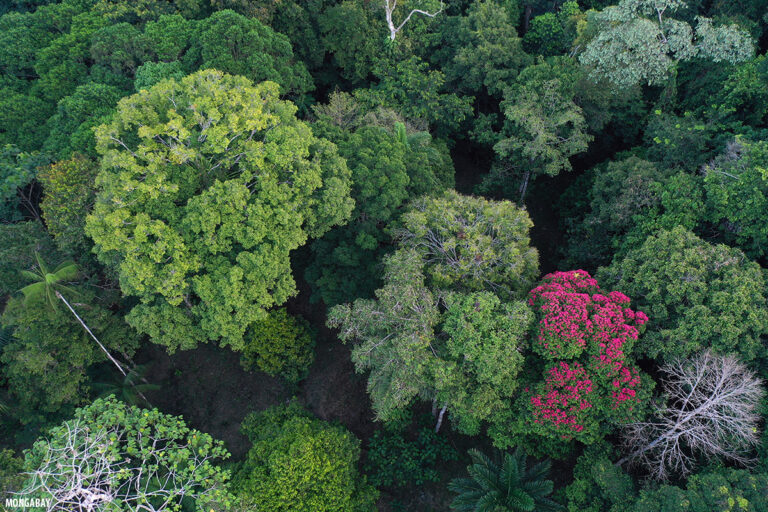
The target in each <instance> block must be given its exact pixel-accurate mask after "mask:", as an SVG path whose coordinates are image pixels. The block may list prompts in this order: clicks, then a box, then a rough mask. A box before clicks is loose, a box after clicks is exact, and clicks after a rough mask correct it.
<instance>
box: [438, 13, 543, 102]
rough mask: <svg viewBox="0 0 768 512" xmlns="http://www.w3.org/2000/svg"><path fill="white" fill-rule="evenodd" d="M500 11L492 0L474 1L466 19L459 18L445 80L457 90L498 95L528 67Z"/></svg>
mask: <svg viewBox="0 0 768 512" xmlns="http://www.w3.org/2000/svg"><path fill="white" fill-rule="evenodd" d="M504 10H505V8H504V6H502V5H501V4H499V3H496V2H494V1H490V0H485V1H480V2H474V3H472V5H471V6H470V8H469V10H468V12H467V16H465V17H462V18H461V21H460V25H459V27H458V30H457V33H456V35H455V38H456V41H455V44H457V46H458V50H457V51H456V55H455V56H454V57H453V62H452V63H450V64H449V65H448V67H447V75H448V77H449V78H450V79H451V80H453V81H456V82H458V84H459V87H460V88H461V89H464V90H466V91H468V92H471V93H477V92H480V91H481V90H482V89H483V88H484V89H485V90H486V91H488V93H489V94H492V95H497V96H500V95H501V94H502V93H503V92H504V89H505V88H506V87H508V86H509V85H510V84H511V83H512V81H513V80H514V79H515V77H516V76H517V74H518V72H519V71H520V70H521V69H522V68H524V67H525V66H526V65H528V64H530V61H531V59H530V57H529V56H528V55H526V53H525V52H524V51H523V49H522V46H521V42H520V38H518V37H517V31H516V30H515V26H514V24H513V23H512V22H511V20H510V19H509V17H508V16H506V15H505V14H506V13H505V12H504Z"/></svg>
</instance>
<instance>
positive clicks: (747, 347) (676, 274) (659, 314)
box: [598, 226, 768, 361]
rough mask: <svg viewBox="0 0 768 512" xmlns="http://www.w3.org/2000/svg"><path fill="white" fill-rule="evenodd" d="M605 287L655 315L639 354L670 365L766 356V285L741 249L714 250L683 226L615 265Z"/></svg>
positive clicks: (601, 275) (605, 272) (604, 272)
mask: <svg viewBox="0 0 768 512" xmlns="http://www.w3.org/2000/svg"><path fill="white" fill-rule="evenodd" d="M598 279H600V280H601V281H603V282H606V283H608V284H610V286H612V287H614V288H618V289H620V290H623V291H625V292H626V293H628V294H629V295H630V296H632V297H634V299H635V305H636V307H638V308H641V309H643V310H644V311H647V312H648V315H649V317H650V320H649V322H648V325H647V331H646V333H645V336H644V340H643V343H642V345H639V346H638V347H637V348H638V352H639V353H642V354H645V355H647V356H649V357H652V358H661V359H670V358H673V357H675V356H682V357H685V356H687V355H690V354H693V353H695V352H698V351H701V350H705V349H712V350H713V351H714V352H717V353H721V354H726V353H729V352H737V353H738V354H739V355H740V356H741V357H742V358H743V359H744V360H747V361H750V360H752V359H754V358H755V357H756V356H758V355H761V354H762V353H763V351H764V348H763V347H762V344H761V342H760V337H761V336H762V335H764V334H765V333H766V332H768V318H766V316H765V314H764V313H763V312H764V309H765V304H766V295H765V293H766V292H765V281H764V278H763V275H762V272H761V269H760V267H759V266H758V265H757V263H754V262H751V261H749V260H747V258H746V257H745V256H744V254H743V253H742V252H741V251H739V250H738V249H732V248H730V247H727V246H725V245H711V244H708V243H707V242H705V241H704V240H702V239H700V238H699V237H697V236H696V235H694V234H693V233H691V232H690V231H688V230H686V229H685V228H683V227H681V226H677V227H675V228H674V229H671V230H661V231H659V232H657V233H656V234H653V235H651V236H650V237H649V238H648V239H647V240H645V242H644V243H643V244H642V245H641V246H639V247H637V248H634V249H631V250H629V251H628V252H627V253H626V255H625V256H624V257H620V258H615V259H614V261H613V263H612V264H611V265H610V266H608V267H604V268H601V269H600V270H599V271H598Z"/></svg>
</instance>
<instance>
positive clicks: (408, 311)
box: [328, 250, 440, 421]
mask: <svg viewBox="0 0 768 512" xmlns="http://www.w3.org/2000/svg"><path fill="white" fill-rule="evenodd" d="M422 264H423V263H422V260H421V257H420V255H419V254H418V253H417V252H415V251H413V250H410V251H397V252H395V253H394V254H393V255H391V256H389V257H387V258H385V260H384V286H383V287H382V288H380V289H378V290H376V292H375V295H376V300H365V299H358V300H356V301H355V302H354V303H352V304H342V305H339V306H335V307H333V308H331V309H330V310H329V312H328V325H329V326H330V327H335V328H340V332H339V338H340V339H341V340H342V341H344V342H349V341H354V342H356V345H355V347H354V348H353V350H352V362H353V363H355V369H356V370H357V371H358V372H363V371H366V370H370V374H369V375H368V394H369V395H370V396H371V401H372V402H373V409H374V411H375V413H376V417H377V419H379V420H383V421H388V420H391V419H393V418H396V417H397V414H398V413H399V412H400V411H401V410H404V409H405V408H407V407H408V406H409V405H411V403H412V402H413V400H414V398H415V397H417V396H419V395H421V394H426V395H427V397H426V398H427V399H431V398H432V397H431V396H429V395H428V392H429V390H430V385H431V378H430V375H429V373H430V368H431V366H432V363H433V361H434V357H435V356H434V352H433V351H432V349H431V348H430V345H431V343H432V342H433V341H434V336H435V334H434V329H435V327H436V326H437V324H438V322H439V320H440V311H439V309H438V303H437V298H436V297H435V296H434V295H433V294H432V292H431V291H430V290H429V289H428V288H427V287H426V285H425V277H424V274H423V271H422V269H421V267H422Z"/></svg>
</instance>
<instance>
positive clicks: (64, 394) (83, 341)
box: [0, 267, 136, 423]
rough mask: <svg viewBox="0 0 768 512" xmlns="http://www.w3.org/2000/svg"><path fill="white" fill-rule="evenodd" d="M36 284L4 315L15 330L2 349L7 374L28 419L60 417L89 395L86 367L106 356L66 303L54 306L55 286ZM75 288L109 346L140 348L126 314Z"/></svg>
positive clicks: (19, 413) (82, 311)
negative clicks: (49, 295) (48, 301)
mask: <svg viewBox="0 0 768 512" xmlns="http://www.w3.org/2000/svg"><path fill="white" fill-rule="evenodd" d="M65 268H66V267H65ZM70 268H71V267H70ZM46 274H47V273H46ZM54 274H55V273H54ZM37 284H38V286H37V288H36V290H37V291H38V292H39V294H38V295H37V296H35V294H28V297H29V299H28V300H26V301H22V300H20V299H15V298H14V299H11V300H10V301H9V302H8V304H7V306H6V308H5V311H4V312H3V315H2V317H0V322H1V323H2V325H3V326H4V327H6V328H11V329H12V333H13V335H12V338H11V341H10V343H8V344H7V345H6V346H5V347H4V348H3V351H2V354H1V355H0V360H2V362H3V364H4V366H3V375H4V376H5V378H6V379H7V381H8V387H9V389H10V392H11V395H12V396H14V397H15V398H17V399H18V404H19V406H18V407H16V408H15V409H14V415H15V416H16V417H17V418H18V419H19V420H20V421H22V422H23V423H31V422H38V423H42V422H43V421H44V419H45V417H46V415H52V416H53V417H54V418H56V417H57V414H58V413H66V412H67V411H68V410H71V407H72V406H75V405H80V404H81V403H82V402H83V400H84V398H85V397H86V396H87V392H86V387H87V383H88V377H87V375H86V370H87V369H88V367H89V366H91V365H92V364H95V363H97V362H101V361H102V360H104V356H103V353H102V352H101V351H100V350H99V348H98V347H97V346H96V345H95V344H94V343H93V341H92V340H91V339H90V338H88V335H87V334H86V333H85V331H84V330H83V328H82V327H81V326H80V324H79V323H78V322H77V321H76V320H75V319H74V318H73V317H72V316H71V315H70V312H69V311H67V310H65V309H64V308H62V307H61V306H59V307H58V308H56V309H52V308H51V307H50V306H49V305H47V304H46V303H45V301H46V297H47V291H50V290H52V288H51V287H42V286H39V285H40V284H42V283H37ZM32 286H35V285H34V284H33V285H32ZM68 289H70V288H69V287H68ZM34 290H35V289H33V291H34ZM70 293H71V294H74V295H76V296H77V298H78V301H81V302H78V314H79V315H80V316H81V317H82V318H83V320H84V321H85V322H86V323H87V324H88V325H89V326H90V328H91V330H92V331H93V332H94V333H96V334H97V336H98V337H99V339H101V340H102V341H103V343H104V344H105V345H106V346H107V347H109V348H111V349H117V350H119V351H121V352H132V351H133V350H135V348H136V340H135V337H134V334H133V333H132V332H131V331H130V329H128V327H127V326H126V325H125V323H124V322H123V320H122V318H120V317H118V316H116V315H114V314H113V313H112V312H110V311H109V310H108V309H107V308H105V307H103V306H101V305H98V304H95V302H96V301H95V297H94V296H93V294H92V293H90V292H89V291H88V290H87V289H84V288H81V287H78V288H77V289H74V290H72V289H70ZM53 300H54V301H55V302H58V300H57V299H56V298H53ZM25 302H26V304H25Z"/></svg>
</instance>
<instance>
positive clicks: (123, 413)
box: [22, 398, 230, 512]
mask: <svg viewBox="0 0 768 512" xmlns="http://www.w3.org/2000/svg"><path fill="white" fill-rule="evenodd" d="M227 457H229V453H228V452H227V451H226V449H225V448H224V445H223V444H222V443H221V441H216V440H214V439H213V438H212V437H211V436H210V435H208V434H204V433H202V432H199V431H197V430H192V429H190V428H188V427H187V426H186V425H185V424H184V421H182V419H181V418H179V417H177V416H170V415H166V414H163V413H161V412H159V411H158V410H157V409H153V410H146V409H139V408H137V407H134V406H129V405H126V404H124V403H122V402H119V401H117V400H115V399H114V398H107V399H98V400H96V401H94V402H93V404H91V405H89V406H88V407H84V408H82V409H78V410H77V411H76V412H75V417H74V418H73V419H71V420H69V421H66V422H64V423H63V424H61V425H60V426H58V427H55V428H53V429H51V431H50V432H49V433H48V434H47V435H46V436H45V437H44V438H41V439H40V440H38V441H37V442H36V443H35V444H34V446H33V447H32V449H31V450H29V452H27V454H26V458H25V467H26V470H27V471H28V475H29V476H28V481H27V483H26V485H25V486H24V489H23V490H22V492H23V493H25V494H26V495H28V496H36V497H38V496H39V497H40V498H46V499H51V500H52V504H51V506H50V507H49V510H64V509H76V510H83V511H86V512H95V511H97V510H102V509H103V508H104V507H109V508H113V507H114V510H121V511H122V510H126V511H127V510H136V511H139V510H141V511H146V512H160V511H161V510H181V507H182V503H188V504H189V505H192V506H193V507H194V508H193V510H195V511H198V512H203V511H209V510H213V509H214V508H218V507H219V505H221V506H226V505H228V504H229V501H230V497H229V495H228V493H227V490H226V487H225V486H226V483H227V480H228V478H229V474H228V472H227V471H225V470H223V469H221V468H220V467H218V466H217V465H216V464H217V463H218V462H219V461H222V460H224V459H226V458H227Z"/></svg>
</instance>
